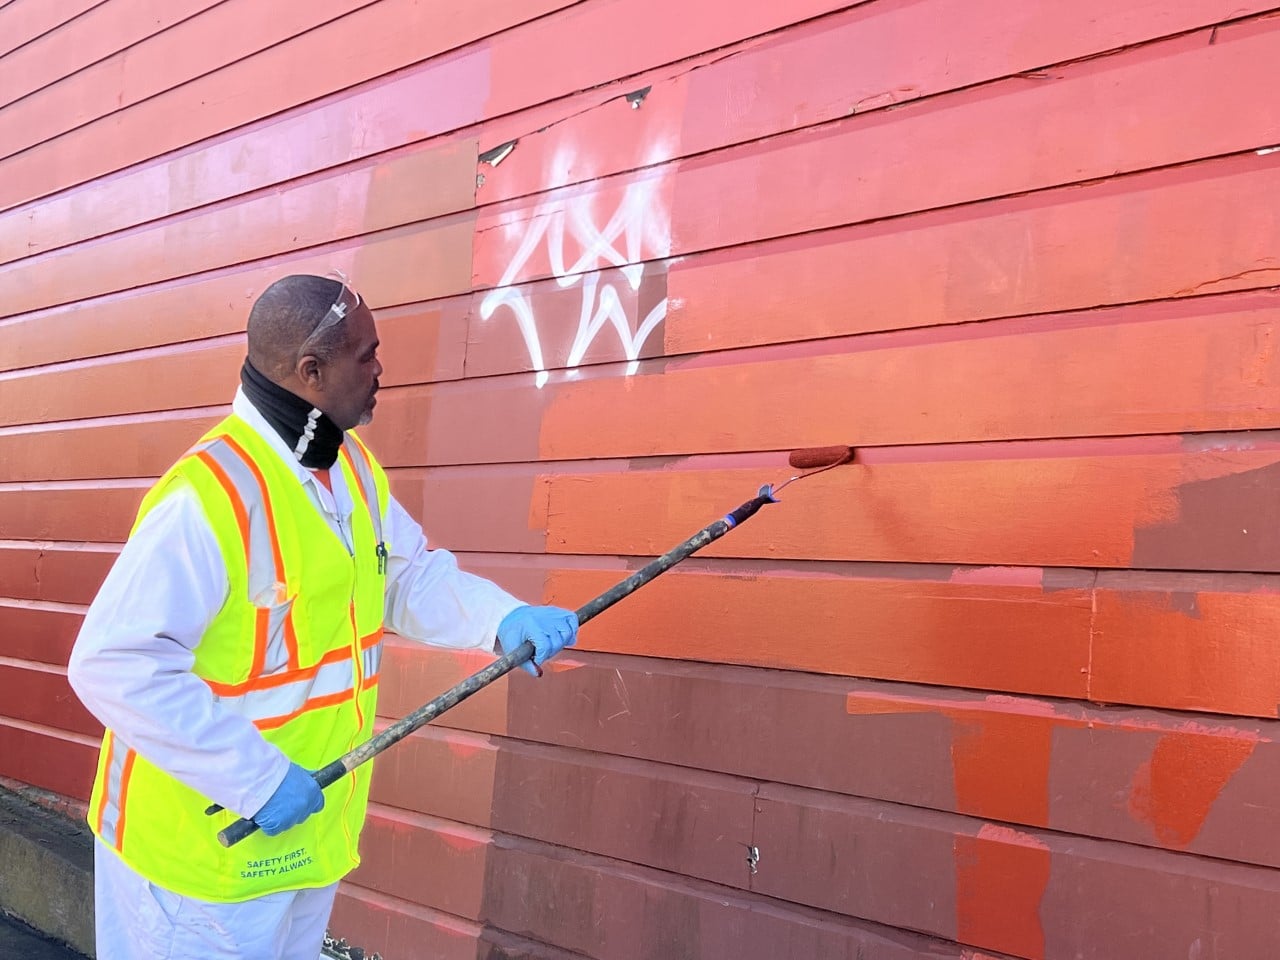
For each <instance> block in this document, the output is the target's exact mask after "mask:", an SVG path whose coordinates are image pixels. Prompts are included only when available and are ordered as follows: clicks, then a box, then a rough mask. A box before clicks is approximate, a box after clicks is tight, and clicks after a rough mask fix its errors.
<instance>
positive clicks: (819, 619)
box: [546, 568, 1092, 699]
mask: <svg viewBox="0 0 1280 960" xmlns="http://www.w3.org/2000/svg"><path fill="white" fill-rule="evenodd" d="M917 573H918V575H919V579H914V578H913V579H898V578H895V577H893V576H892V574H890V573H887V572H886V573H881V574H879V575H878V574H877V571H875V570H874V568H873V569H871V570H866V571H860V570H856V569H854V570H841V571H832V572H830V573H823V572H813V573H806V572H802V571H800V570H791V571H787V570H782V571H778V572H777V573H773V572H772V571H770V570H769V569H767V568H765V569H759V568H757V570H756V571H755V572H749V571H747V570H732V571H728V572H726V573H724V574H720V573H718V572H716V571H715V570H714V569H708V570H706V571H705V572H698V573H685V574H678V573H677V574H672V575H670V576H665V577H663V578H662V579H661V580H659V581H656V582H654V583H653V584H652V585H651V586H649V587H647V588H646V589H645V590H643V591H640V592H638V593H636V594H635V595H634V596H632V597H630V598H628V599H627V601H626V602H625V603H621V604H619V605H618V606H617V607H615V608H613V609H611V610H609V611H608V612H607V613H606V614H603V615H602V616H601V617H600V620H599V621H598V623H596V624H593V625H592V626H591V627H590V628H589V629H587V630H586V631H585V632H584V635H583V638H582V645H583V648H584V649H586V650H603V651H606V652H609V653H627V654H638V655H641V656H657V657H669V658H672V659H684V660H699V661H704V662H709V663H738V664H747V665H751V666H762V667H772V668H778V669H784V670H804V671H810V672H815V673H830V674H838V675H845V676H857V677H875V678H882V679H891V680H901V681H908V682H917V683H933V684H944V685H947V686H955V687H971V688H979V689H995V690H1003V691H1010V692H1015V691H1016V692H1021V693H1037V694H1044V695H1048V696H1062V697H1073V698H1081V699H1082V698H1084V697H1085V696H1086V693H1087V690H1088V680H1089V663H1090V660H1089V649H1090V642H1089V637H1090V632H1089V627H1090V620H1091V613H1090V603H1091V591H1090V590H1089V589H1088V588H1089V585H1090V583H1091V580H1092V575H1090V574H1087V573H1085V572H1084V571H1080V572H1078V573H1077V574H1076V575H1075V580H1076V582H1075V584H1074V585H1072V579H1073V578H1072V574H1070V573H1067V574H1065V575H1062V574H1058V573H1056V572H1053V571H1050V572H1047V573H1046V572H1045V571H1039V570H990V571H970V570H955V571H954V572H953V573H952V576H951V579H950V580H948V579H946V572H945V571H944V572H943V573H942V574H941V575H940V574H939V573H937V572H930V571H928V570H920V571H917ZM625 575H626V571H619V572H616V573H615V572H612V571H610V572H605V571H599V570H594V569H589V570H578V569H553V570H551V571H549V572H548V575H547V587H546V594H547V598H548V600H549V601H550V602H554V603H559V604H562V605H565V606H570V607H577V606H579V605H581V604H583V603H585V602H586V601H587V600H588V599H590V598H591V597H593V596H595V595H597V594H599V593H603V592H604V591H605V590H606V589H608V588H609V587H610V586H612V585H613V584H614V583H615V582H617V581H618V580H621V579H622V577H623V576H625ZM939 576H941V577H942V578H941V579H935V577H939Z"/></svg>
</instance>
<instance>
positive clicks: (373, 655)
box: [360, 640, 382, 680]
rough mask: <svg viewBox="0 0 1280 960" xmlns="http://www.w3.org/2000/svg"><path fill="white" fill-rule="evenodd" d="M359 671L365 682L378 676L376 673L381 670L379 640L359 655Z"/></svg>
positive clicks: (380, 644) (380, 646) (380, 645)
mask: <svg viewBox="0 0 1280 960" xmlns="http://www.w3.org/2000/svg"><path fill="white" fill-rule="evenodd" d="M360 669H361V671H362V672H363V674H364V678H365V679H366V680H368V679H370V678H372V677H376V676H377V675H378V671H379V670H380V669H382V641H381V640H379V641H378V642H377V643H375V644H374V645H373V646H372V647H370V648H369V649H368V650H365V651H364V652H363V653H362V654H361V655H360Z"/></svg>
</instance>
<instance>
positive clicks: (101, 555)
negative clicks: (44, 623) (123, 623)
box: [0, 524, 117, 603]
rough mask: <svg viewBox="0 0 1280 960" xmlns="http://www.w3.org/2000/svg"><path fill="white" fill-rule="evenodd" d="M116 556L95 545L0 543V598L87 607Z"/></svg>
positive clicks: (109, 547) (112, 550)
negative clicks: (83, 605)
mask: <svg viewBox="0 0 1280 960" xmlns="http://www.w3.org/2000/svg"><path fill="white" fill-rule="evenodd" d="M6 527H7V524H6ZM116 555H117V550H116V548H115V547H113V546H107V545H102V544H96V543H30V542H28V541H22V540H7V541H0V597H5V598H9V599H16V600H49V601H53V602H55V603H88V602H89V601H90V600H92V599H93V597H94V594H95V593H97V591H98V587H99V586H101V584H102V581H103V578H105V577H106V575H107V571H108V570H109V569H110V568H111V565H112V564H113V563H114V562H115V559H116Z"/></svg>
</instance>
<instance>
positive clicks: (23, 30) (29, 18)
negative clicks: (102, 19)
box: [0, 0, 106, 56]
mask: <svg viewBox="0 0 1280 960" xmlns="http://www.w3.org/2000/svg"><path fill="white" fill-rule="evenodd" d="M105 2H106V0H66V2H65V3H58V4H53V3H35V2H31V0H23V2H21V3H11V4H9V5H8V6H7V7H6V8H5V9H4V11H3V12H0V37H3V38H4V39H2V40H0V56H6V55H8V54H9V53H10V52H11V51H13V50H17V49H18V48H19V47H22V46H23V45H24V44H28V43H30V42H31V41H32V40H35V39H36V38H37V37H42V36H44V35H45V34H46V33H48V32H49V31H51V30H55V29H57V28H58V27H59V26H60V25H61V24H64V23H67V22H68V21H71V20H74V19H75V18H76V17H78V16H80V15H81V14H83V13H84V12H85V11H86V10H92V9H93V8H94V7H98V6H101V5H102V4H103V3H105Z"/></svg>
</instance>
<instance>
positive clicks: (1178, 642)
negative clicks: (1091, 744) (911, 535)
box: [1091, 572, 1280, 718]
mask: <svg viewBox="0 0 1280 960" xmlns="http://www.w3.org/2000/svg"><path fill="white" fill-rule="evenodd" d="M1231 586H1232V584H1230V583H1227V584H1223V583H1221V582H1219V581H1218V579H1217V578H1212V577H1204V578H1199V579H1196V578H1191V579H1183V580H1176V581H1173V582H1172V583H1162V582H1161V581H1160V580H1159V579H1158V578H1156V579H1153V578H1152V577H1151V576H1150V575H1144V574H1140V573H1123V572H1113V573H1106V574H1103V575H1102V577H1101V578H1100V581H1099V587H1100V588H1102V589H1099V591H1098V611H1097V621H1096V627H1095V637H1094V645H1093V661H1092V662H1093V682H1092V684H1091V691H1092V694H1093V696H1094V697H1096V698H1098V699H1100V700H1103V701H1107V702H1113V703H1146V704H1151V705H1153V706H1160V707H1169V708H1173V709H1180V710H1208V711H1213V712H1215V713H1226V714H1235V715H1242V716H1257V717H1270V718H1275V717H1276V716H1277V713H1278V712H1280V672H1277V670H1276V669H1275V666H1274V664H1273V659H1272V658H1271V657H1270V656H1269V655H1268V654H1267V652H1266V651H1268V650H1269V649H1270V645H1271V637H1272V636H1274V634H1275V631H1276V629H1277V624H1278V623H1280V597H1278V596H1277V592H1276V585H1275V583H1274V582H1273V581H1272V580H1271V579H1270V578H1258V579H1254V578H1244V582H1242V583H1240V584H1239V585H1238V586H1237V587H1236V589H1231V588H1230V587H1231ZM1157 665H1158V666H1157Z"/></svg>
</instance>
